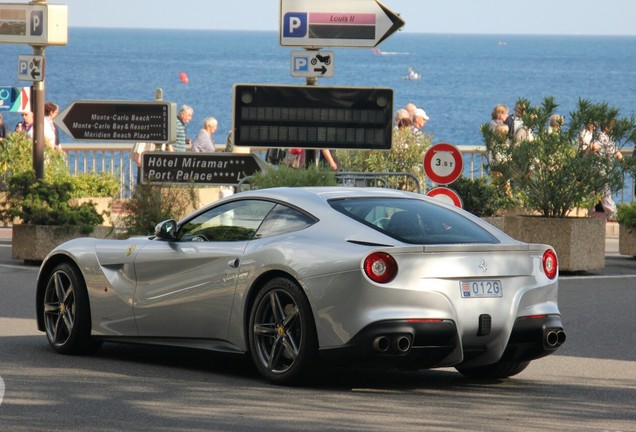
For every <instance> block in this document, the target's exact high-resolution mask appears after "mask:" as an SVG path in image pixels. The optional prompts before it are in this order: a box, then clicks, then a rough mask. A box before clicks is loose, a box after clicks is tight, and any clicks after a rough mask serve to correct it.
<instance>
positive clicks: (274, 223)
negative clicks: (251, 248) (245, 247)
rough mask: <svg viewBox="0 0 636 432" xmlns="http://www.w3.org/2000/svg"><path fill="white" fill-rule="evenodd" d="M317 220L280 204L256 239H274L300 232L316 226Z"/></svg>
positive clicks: (261, 228) (264, 222)
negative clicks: (278, 236) (284, 234)
mask: <svg viewBox="0 0 636 432" xmlns="http://www.w3.org/2000/svg"><path fill="white" fill-rule="evenodd" d="M315 222H316V220H315V219H314V218H312V217H310V216H308V215H306V214H305V213H303V212H301V211H298V210H296V209H293V208H291V207H287V206H284V205H281V204H278V205H277V206H276V207H275V208H274V210H272V211H271V212H270V213H269V214H268V215H267V217H266V218H265V220H264V221H263V224H262V225H261V227H260V228H259V229H258V232H257V233H256V236H255V237H256V238H264V237H272V236H275V235H278V234H283V233H287V232H292V231H298V230H301V229H304V228H307V227H308V226H310V225H312V224H314V223H315Z"/></svg>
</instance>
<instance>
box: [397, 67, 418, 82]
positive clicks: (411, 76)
mask: <svg viewBox="0 0 636 432" xmlns="http://www.w3.org/2000/svg"><path fill="white" fill-rule="evenodd" d="M421 78H422V74H420V73H418V72H415V70H414V69H413V68H412V67H410V68H409V73H408V74H407V75H406V76H405V77H402V79H405V80H418V79H421Z"/></svg>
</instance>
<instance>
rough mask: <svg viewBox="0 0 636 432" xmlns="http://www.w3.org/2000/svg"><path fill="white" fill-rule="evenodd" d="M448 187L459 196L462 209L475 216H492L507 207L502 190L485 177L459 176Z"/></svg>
mask: <svg viewBox="0 0 636 432" xmlns="http://www.w3.org/2000/svg"><path fill="white" fill-rule="evenodd" d="M449 187H450V188H452V189H453V190H454V191H455V192H457V194H458V195H459V196H460V197H461V199H462V202H463V208H464V210H466V211H468V212H470V213H472V214H474V215H475V216H479V217H485V216H494V215H496V214H497V212H499V211H500V210H503V209H505V208H507V207H508V199H507V198H506V196H505V193H504V191H503V190H502V189H501V188H498V187H496V186H495V185H493V184H491V183H490V182H489V181H488V178H486V177H479V178H473V179H469V178H466V177H460V178H458V179H457V180H456V181H455V182H453V184H451V185H449Z"/></svg>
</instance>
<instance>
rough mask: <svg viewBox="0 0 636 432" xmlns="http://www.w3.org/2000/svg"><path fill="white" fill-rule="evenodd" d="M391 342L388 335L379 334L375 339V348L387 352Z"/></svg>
mask: <svg viewBox="0 0 636 432" xmlns="http://www.w3.org/2000/svg"><path fill="white" fill-rule="evenodd" d="M390 346H391V343H390V341H389V338H388V337H386V336H378V337H376V338H375V339H373V349H374V350H376V351H379V352H387V351H388V350H389V347H390Z"/></svg>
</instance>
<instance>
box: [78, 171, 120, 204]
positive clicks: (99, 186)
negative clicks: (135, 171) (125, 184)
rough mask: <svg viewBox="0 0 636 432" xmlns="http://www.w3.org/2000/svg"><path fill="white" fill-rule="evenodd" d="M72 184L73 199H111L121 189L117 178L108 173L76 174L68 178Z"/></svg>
mask: <svg viewBox="0 0 636 432" xmlns="http://www.w3.org/2000/svg"><path fill="white" fill-rule="evenodd" d="M68 180H69V181H70V182H71V183H72V184H73V190H72V191H71V197H73V198H91V197H96V198H99V197H101V198H112V197H114V196H115V195H116V194H117V193H119V190H120V188H121V185H120V184H119V178H117V177H116V176H115V175H113V174H110V173H97V172H89V173H78V174H73V175H69V176H68Z"/></svg>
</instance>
